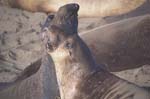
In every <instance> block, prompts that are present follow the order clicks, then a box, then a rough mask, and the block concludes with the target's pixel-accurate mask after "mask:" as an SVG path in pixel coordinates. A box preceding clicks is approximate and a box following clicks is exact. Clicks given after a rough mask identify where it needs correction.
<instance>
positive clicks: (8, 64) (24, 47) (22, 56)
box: [0, 6, 150, 87]
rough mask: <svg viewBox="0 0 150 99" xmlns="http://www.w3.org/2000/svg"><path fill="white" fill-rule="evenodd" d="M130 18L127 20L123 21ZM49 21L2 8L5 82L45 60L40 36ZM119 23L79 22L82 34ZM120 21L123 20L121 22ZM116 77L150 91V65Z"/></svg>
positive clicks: (0, 67)
mask: <svg viewBox="0 0 150 99" xmlns="http://www.w3.org/2000/svg"><path fill="white" fill-rule="evenodd" d="M144 13H145V12H144ZM144 13H142V14H144ZM129 15H130V14H129ZM131 16H132V14H131ZM131 16H130V17H131ZM128 17H129V16H123V18H128ZM45 18H46V15H45V14H43V13H30V12H27V11H22V10H18V9H11V8H7V7H3V6H1V7H0V81H1V82H5V81H7V82H9V81H12V80H13V79H14V78H15V77H16V76H18V74H20V72H21V71H22V70H23V69H24V68H25V67H27V66H29V64H31V63H32V62H34V61H36V60H37V59H39V58H41V56H42V47H41V46H42V45H41V42H40V40H39V37H38V33H39V32H40V25H41V24H42V23H43V22H44V20H45ZM115 19H116V17H107V18H81V19H79V32H83V31H85V30H88V29H93V28H95V27H97V26H100V25H104V24H107V23H110V22H113V21H112V20H115ZM118 19H119V20H121V18H117V20H118ZM115 21H116V20H115ZM114 74H116V75H117V76H119V77H122V78H124V79H126V80H129V81H131V82H134V83H136V84H138V85H140V86H149V87H150V66H149V65H145V66H142V67H140V68H137V69H132V70H125V71H121V72H115V73H114Z"/></svg>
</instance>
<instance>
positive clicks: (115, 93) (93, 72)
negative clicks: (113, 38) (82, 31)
mask: <svg viewBox="0 0 150 99" xmlns="http://www.w3.org/2000/svg"><path fill="white" fill-rule="evenodd" d="M78 9H79V7H78V5H77V4H74V5H72V9H71V10H73V11H76V13H77V11H78ZM72 18H74V17H72ZM46 33H47V37H48V40H47V45H46V48H47V53H48V54H49V55H50V56H51V57H52V60H53V62H54V65H55V69H56V77H57V81H58V84H59V90H60V96H61V99H150V94H149V92H148V91H147V90H146V89H144V88H140V87H138V86H136V85H134V84H132V83H129V82H127V81H125V80H123V79H120V78H118V77H116V76H114V75H113V74H111V73H109V72H108V71H106V70H104V69H102V68H101V66H99V68H98V66H97V65H96V63H95V61H94V59H93V56H92V54H91V52H90V50H89V48H88V47H87V45H86V44H85V43H84V42H83V41H82V39H81V38H80V37H79V36H78V34H77V32H74V31H69V32H67V31H66V30H64V29H63V28H59V26H57V25H51V26H50V27H49V28H48V29H47V31H46Z"/></svg>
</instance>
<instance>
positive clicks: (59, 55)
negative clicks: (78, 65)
mask: <svg viewBox="0 0 150 99" xmlns="http://www.w3.org/2000/svg"><path fill="white" fill-rule="evenodd" d="M50 55H51V57H52V59H53V61H54V63H61V62H63V61H64V59H66V58H67V57H68V56H69V52H68V51H66V50H64V49H57V50H55V51H54V52H52V53H50Z"/></svg>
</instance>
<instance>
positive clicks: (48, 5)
mask: <svg viewBox="0 0 150 99" xmlns="http://www.w3.org/2000/svg"><path fill="white" fill-rule="evenodd" d="M0 1H1V5H8V6H11V7H16V8H21V9H25V10H28V11H33V12H37V11H40V12H56V11H57V10H58V8H59V7H60V6H62V5H64V4H67V3H78V4H80V6H81V10H80V11H79V15H80V16H88V17H92V16H112V15H119V14H123V13H127V12H129V11H131V10H133V9H135V8H137V7H139V6H140V5H142V4H143V3H144V2H145V1H146V0H95V1H93V0H0ZM89 12H90V13H89Z"/></svg>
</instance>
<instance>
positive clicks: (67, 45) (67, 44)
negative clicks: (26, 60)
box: [65, 42, 73, 49]
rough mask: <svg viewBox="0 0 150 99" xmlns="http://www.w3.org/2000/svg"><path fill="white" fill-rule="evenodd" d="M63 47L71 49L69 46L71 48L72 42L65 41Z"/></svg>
mask: <svg viewBox="0 0 150 99" xmlns="http://www.w3.org/2000/svg"><path fill="white" fill-rule="evenodd" d="M65 48H67V49H71V48H73V44H72V43H70V42H66V44H65Z"/></svg>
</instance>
